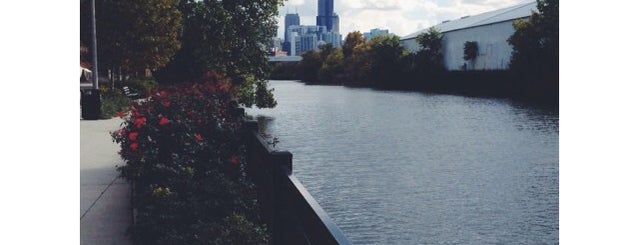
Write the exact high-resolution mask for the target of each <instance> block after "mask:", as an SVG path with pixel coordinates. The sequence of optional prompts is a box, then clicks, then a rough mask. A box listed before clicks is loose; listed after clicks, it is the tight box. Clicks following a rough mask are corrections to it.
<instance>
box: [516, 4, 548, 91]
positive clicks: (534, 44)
mask: <svg viewBox="0 0 639 245" xmlns="http://www.w3.org/2000/svg"><path fill="white" fill-rule="evenodd" d="M537 9H538V10H539V13H536V12H535V13H532V15H531V16H530V17H529V18H528V19H527V20H519V21H515V22H514V23H513V27H514V28H515V33H514V34H513V35H512V36H511V37H510V38H509V39H508V43H510V45H512V46H513V53H512V56H511V60H510V69H511V70H512V71H514V72H515V73H516V74H517V75H518V77H519V78H518V81H519V84H520V86H523V87H522V90H525V91H537V92H541V93H544V94H546V95H549V96H548V98H549V99H557V98H558V95H559V0H537Z"/></svg>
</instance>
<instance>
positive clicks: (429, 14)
mask: <svg viewBox="0 0 639 245" xmlns="http://www.w3.org/2000/svg"><path fill="white" fill-rule="evenodd" d="M528 2H533V0H452V1H447V0H402V1H398V0H349V1H339V0H337V1H334V6H333V7H334V10H333V11H334V12H335V13H336V14H337V15H339V18H340V26H339V28H340V33H341V34H342V36H346V34H348V33H350V32H352V31H360V32H362V33H364V32H366V31H369V30H371V29H374V28H380V29H388V30H389V32H391V33H394V34H396V35H398V36H400V37H401V36H405V35H408V34H411V33H413V32H416V31H419V30H421V29H424V28H428V27H430V26H433V25H436V24H439V23H441V22H442V21H444V20H452V19H457V18H460V17H462V16H465V15H473V14H479V13H482V12H487V11H491V10H495V9H499V8H503V7H508V6H512V5H517V4H522V3H528ZM287 13H298V14H299V16H300V24H301V25H315V24H316V20H317V15H318V0H288V1H286V2H284V6H280V7H279V18H278V21H279V23H280V24H279V25H278V33H277V36H278V37H280V38H284V16H285V15H286V14H287Z"/></svg>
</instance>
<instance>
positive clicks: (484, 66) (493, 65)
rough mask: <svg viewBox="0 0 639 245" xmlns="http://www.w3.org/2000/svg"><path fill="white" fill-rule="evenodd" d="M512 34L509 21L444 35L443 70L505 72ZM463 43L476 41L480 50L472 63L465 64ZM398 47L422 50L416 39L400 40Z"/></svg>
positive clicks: (512, 30)
mask: <svg viewBox="0 0 639 245" xmlns="http://www.w3.org/2000/svg"><path fill="white" fill-rule="evenodd" d="M514 32H515V29H514V28H513V26H512V21H505V22H500V23H494V24H490V25H485V26H477V27H472V28H468V29H461V30H454V31H450V32H445V33H444V34H443V35H442V49H443V50H442V51H443V55H444V66H445V68H446V69H447V70H449V71H453V70H464V69H468V70H505V69H508V63H509V62H510V56H511V53H512V46H510V44H508V41H507V40H508V38H510V36H511V35H512V34H513V33H514ZM466 41H475V42H477V44H478V45H477V46H478V49H479V50H478V54H477V57H476V58H475V60H474V61H465V60H464V43H465V42H466ZM400 43H401V44H402V46H403V47H404V48H406V49H407V50H408V51H409V52H412V53H414V52H417V51H418V50H419V49H420V48H421V47H420V46H419V44H417V41H416V39H415V38H412V39H406V40H401V41H400ZM464 65H465V66H464Z"/></svg>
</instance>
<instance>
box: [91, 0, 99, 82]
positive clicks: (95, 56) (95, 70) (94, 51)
mask: <svg viewBox="0 0 639 245" xmlns="http://www.w3.org/2000/svg"><path fill="white" fill-rule="evenodd" d="M91 47H92V48H91V49H92V50H91V53H92V54H93V55H92V56H93V71H92V72H93V89H98V38H97V34H96V30H95V0H91Z"/></svg>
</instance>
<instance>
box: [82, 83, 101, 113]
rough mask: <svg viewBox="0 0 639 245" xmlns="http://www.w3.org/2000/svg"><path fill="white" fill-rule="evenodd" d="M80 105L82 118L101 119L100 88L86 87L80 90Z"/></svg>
mask: <svg viewBox="0 0 639 245" xmlns="http://www.w3.org/2000/svg"><path fill="white" fill-rule="evenodd" d="M80 93H81V94H82V96H81V97H80V106H81V108H82V118H83V119H84V120H98V119H100V90H98V89H86V90H80Z"/></svg>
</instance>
